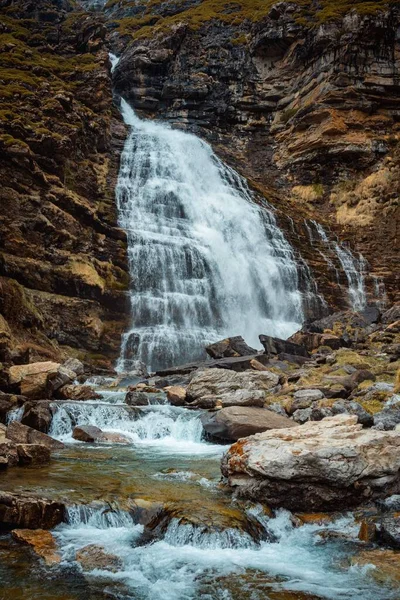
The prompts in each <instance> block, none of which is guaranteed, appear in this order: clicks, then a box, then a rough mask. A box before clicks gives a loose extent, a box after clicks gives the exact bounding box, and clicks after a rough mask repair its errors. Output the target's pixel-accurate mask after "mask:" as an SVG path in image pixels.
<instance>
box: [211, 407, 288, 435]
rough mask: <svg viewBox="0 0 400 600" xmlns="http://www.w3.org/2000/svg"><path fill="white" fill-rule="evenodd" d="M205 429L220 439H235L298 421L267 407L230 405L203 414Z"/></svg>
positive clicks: (285, 426)
mask: <svg viewBox="0 0 400 600" xmlns="http://www.w3.org/2000/svg"><path fill="white" fill-rule="evenodd" d="M202 423H203V428H204V431H205V432H206V433H207V434H208V435H209V436H210V437H211V438H216V439H218V440H220V441H228V442H229V441H233V440H238V439H240V438H243V437H246V436H249V435H253V434H254V433H259V432H262V431H267V430H269V429H279V428H282V427H284V428H288V427H295V426H296V423H294V422H293V421H291V420H290V419H288V418H287V417H283V416H281V415H278V414H276V413H275V412H272V411H271V410H268V409H266V408H256V407H249V406H230V407H228V408H222V409H221V410H217V411H216V412H213V413H207V414H205V415H203V416H202Z"/></svg>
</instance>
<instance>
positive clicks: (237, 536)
mask: <svg viewBox="0 0 400 600" xmlns="http://www.w3.org/2000/svg"><path fill="white" fill-rule="evenodd" d="M163 539H164V542H166V543H167V544H170V545H171V546H195V547H196V548H201V549H202V550H207V549H208V550H219V549H221V550H224V549H227V548H256V547H257V543H256V542H255V541H254V540H253V538H252V537H251V536H250V534H248V533H246V532H245V531H241V530H240V529H237V528H234V527H228V528H227V529H223V530H222V531H210V530H209V529H208V528H207V527H205V526H204V527H202V526H201V525H192V524H191V523H181V522H180V520H179V519H172V520H171V522H170V523H169V525H168V527H167V530H166V532H165V534H164V538H163Z"/></svg>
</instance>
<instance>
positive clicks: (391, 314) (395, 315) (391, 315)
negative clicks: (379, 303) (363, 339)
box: [381, 302, 400, 325]
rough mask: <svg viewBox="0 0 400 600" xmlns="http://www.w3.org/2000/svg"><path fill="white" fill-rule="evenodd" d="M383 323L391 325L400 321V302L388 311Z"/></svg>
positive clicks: (383, 317) (383, 316) (385, 313)
mask: <svg viewBox="0 0 400 600" xmlns="http://www.w3.org/2000/svg"><path fill="white" fill-rule="evenodd" d="M381 320H382V323H385V324H387V325H389V324H390V323H394V322H395V321H399V320H400V302H397V303H396V304H394V305H393V306H392V307H391V308H389V309H388V310H386V311H385V312H384V313H383V315H382V319H381Z"/></svg>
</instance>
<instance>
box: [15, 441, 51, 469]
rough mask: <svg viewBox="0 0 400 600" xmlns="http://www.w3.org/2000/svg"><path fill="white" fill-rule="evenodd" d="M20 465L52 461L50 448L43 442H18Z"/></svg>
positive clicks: (42, 463)
mask: <svg viewBox="0 0 400 600" xmlns="http://www.w3.org/2000/svg"><path fill="white" fill-rule="evenodd" d="M16 448H17V452H18V462H19V464H20V465H46V464H48V463H49V462H50V449H49V448H48V447H47V446H43V444H16Z"/></svg>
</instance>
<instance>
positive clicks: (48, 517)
mask: <svg viewBox="0 0 400 600" xmlns="http://www.w3.org/2000/svg"><path fill="white" fill-rule="evenodd" d="M64 514H65V506H64V504H62V503H61V502H54V501H53V500H47V499H46V498H40V497H34V496H28V495H25V494H13V493H11V492H1V491H0V529H1V528H13V527H23V528H27V529H52V528H53V527H55V526H56V525H58V524H59V523H61V522H62V521H63V520H64Z"/></svg>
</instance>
